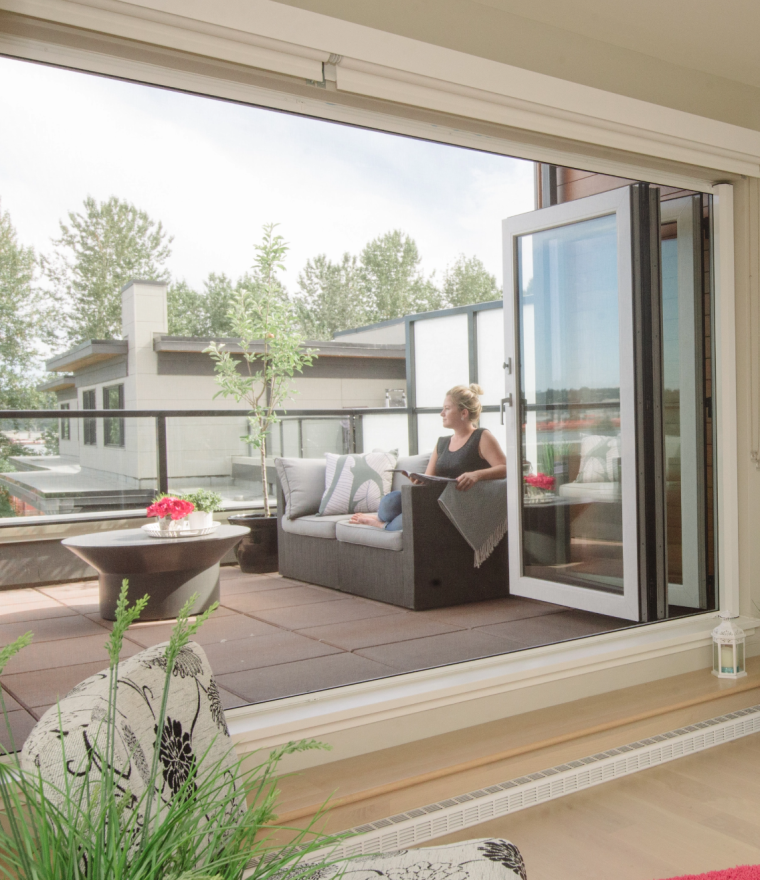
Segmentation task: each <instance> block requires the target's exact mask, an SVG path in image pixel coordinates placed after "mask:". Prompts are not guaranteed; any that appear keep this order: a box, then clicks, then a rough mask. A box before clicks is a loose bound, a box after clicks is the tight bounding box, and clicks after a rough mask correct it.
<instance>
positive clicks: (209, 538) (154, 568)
mask: <svg viewBox="0 0 760 880" xmlns="http://www.w3.org/2000/svg"><path fill="white" fill-rule="evenodd" d="M247 534H248V529H247V528H243V527H242V526H219V528H218V529H217V530H216V531H215V532H214V533H213V534H211V535H206V536H198V537H196V538H190V537H188V538H151V537H149V536H148V535H146V534H145V532H143V531H141V530H140V529H125V530H119V531H113V532H96V533H95V534H91V535H77V536H76V537H72V538H64V540H63V541H62V542H61V543H62V544H63V545H64V546H66V547H68V548H69V550H71V552H72V553H76V555H77V556H79V557H81V558H82V559H84V560H85V562H88V563H89V564H90V565H91V566H92V567H93V568H94V569H96V571H97V572H98V575H99V577H100V616H101V617H103V618H104V619H105V620H114V619H115V617H116V603H117V601H118V599H119V592H120V591H121V584H122V581H123V580H124V579H125V578H126V579H127V580H128V581H129V593H128V596H129V602H130V604H131V603H133V602H134V601H135V600H136V599H139V598H141V597H142V596H144V595H145V594H146V593H147V594H148V596H149V597H150V598H149V600H148V605H147V607H146V608H145V610H144V611H143V612H142V614H141V615H140V620H165V619H167V618H172V617H176V616H177V614H178V613H179V611H180V609H181V608H182V606H183V605H184V604H185V602H187V600H188V599H189V598H190V597H191V596H192V595H193V593H197V594H198V599H197V601H196V602H195V603H194V605H193V608H192V610H191V612H190V613H191V614H198V613H200V612H201V611H205V610H206V608H208V607H209V605H211V604H212V603H213V602H215V601H216V600H217V599H218V598H219V564H220V562H221V560H222V559H223V557H224V555H225V553H227V551H228V550H232V548H233V547H234V546H235V545H236V544H237V543H238V541H240V539H241V538H243V537H244V536H245V535H247Z"/></svg>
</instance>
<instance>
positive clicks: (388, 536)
mask: <svg viewBox="0 0 760 880" xmlns="http://www.w3.org/2000/svg"><path fill="white" fill-rule="evenodd" d="M403 536H404V533H403V532H400V531H399V532H389V531H387V530H386V529H379V528H377V527H376V526H363V525H361V523H351V522H341V523H338V525H337V526H336V528H335V537H336V538H337V539H338V540H339V541H343V542H344V543H346V544H361V545H362V546H364V547H378V548H379V549H380V550H401V549H402V546H403V543H402V542H403Z"/></svg>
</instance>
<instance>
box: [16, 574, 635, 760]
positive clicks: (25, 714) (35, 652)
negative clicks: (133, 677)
mask: <svg viewBox="0 0 760 880" xmlns="http://www.w3.org/2000/svg"><path fill="white" fill-rule="evenodd" d="M626 625H628V622H627V621H623V620H617V619H615V618H611V617H603V616H601V615H598V614H590V613H587V612H584V611H574V610H570V609H567V608H563V607H561V606H558V605H549V604H547V603H544V602H537V601H534V600H531V599H522V598H519V597H507V598H503V599H495V600H490V601H486V602H476V603H472V604H469V605H460V606H457V607H454V608H442V609H437V610H432V611H407V610H405V609H402V608H397V607H396V606H394V605H386V604H383V603H381V602H373V601H370V600H367V599H360V598H357V597H354V596H349V595H347V594H346V593H341V592H338V591H336V590H330V589H327V588H324V587H318V586H314V585H312V584H305V583H301V582H299V581H293V580H289V579H287V578H283V577H281V576H280V575H279V574H276V573H275V574H265V575H250V574H243V573H242V572H241V571H240V569H239V568H238V567H237V566H231V567H224V568H223V569H222V588H221V607H220V608H219V609H218V610H217V612H216V614H215V615H214V617H213V618H212V619H211V620H209V621H208V622H207V623H206V624H205V625H204V626H203V628H202V629H201V630H200V631H199V633H198V637H197V641H198V642H199V643H200V644H201V645H202V646H203V648H204V650H205V651H206V653H207V655H208V658H209V661H210V663H211V666H212V668H213V670H214V673H215V675H216V678H217V681H218V684H219V687H220V690H221V693H222V699H223V703H224V707H225V708H227V709H229V708H232V707H234V706H242V705H246V704H249V703H258V702H263V701H266V700H276V699H278V698H281V697H287V696H291V695H294V694H300V693H308V692H312V691H317V690H323V689H326V688H332V687H338V686H340V685H346V684H352V683H355V682H359V681H365V680H368V679H376V678H384V677H386V676H391V675H397V674H399V673H403V672H413V671H415V670H419V669H426V668H430V667H434V666H441V665H444V664H451V663H457V662H461V661H465V660H472V659H475V658H477V657H486V656H489V655H493V654H502V653H508V652H511V651H518V650H520V649H522V648H527V647H533V646H536V645H544V644H550V643H552V642H558V641H562V640H565V639H573V638H580V637H582V636H586V635H591V634H593V633H597V632H604V631H608V630H611V629H619V628H621V627H623V626H626ZM171 628H172V622H171V621H159V622H146V623H137V624H135V625H134V626H133V627H132V628H131V629H130V630H129V632H128V633H127V637H126V639H125V642H124V649H123V652H122V656H123V657H127V656H131V655H132V654H136V653H137V652H138V651H140V650H142V649H143V648H145V647H149V646H151V645H155V644H157V643H159V642H163V641H165V640H166V639H168V638H169V634H170V632H171ZM109 629H110V623H109V622H108V621H105V620H102V619H101V617H100V615H99V613H98V584H97V581H95V580H90V581H82V582H79V583H74V584H65V585H58V586H49V587H38V588H34V589H21V590H9V591H5V592H2V593H0V645H7V644H8V643H9V642H11V641H13V639H15V638H17V637H18V636H19V635H21V634H22V633H25V632H27V631H28V630H31V631H32V632H33V633H34V643H33V644H32V645H31V646H30V647H29V648H26V649H25V650H24V651H23V652H21V654H19V655H17V656H16V657H14V658H13V659H12V660H11V661H10V662H9V663H8V666H7V667H6V670H5V672H4V674H3V677H2V690H3V696H4V698H5V703H6V707H7V709H8V710H9V718H10V722H11V728H12V730H13V735H14V739H15V741H16V745H17V746H18V745H19V744H20V743H21V742H23V740H24V738H25V737H26V736H27V734H28V733H29V731H30V730H31V728H32V727H33V726H34V724H35V723H36V721H37V719H39V718H40V716H41V715H42V713H43V712H44V711H45V710H46V709H47V708H48V707H49V706H51V705H53V703H55V701H56V699H57V698H58V697H59V696H63V695H64V694H66V693H67V692H68V691H69V690H70V689H71V688H72V687H74V685H76V684H78V683H79V682H80V681H82V680H83V679H85V678H87V677H88V676H90V675H92V674H93V673H95V672H98V671H100V670H101V669H103V668H104V667H105V666H106V665H107V662H106V653H105V649H104V645H105V642H106V639H107V638H108V632H109ZM0 739H1V740H2V742H3V743H5V744H6V745H7V743H8V734H7V731H6V730H5V729H4V726H3V729H2V733H1V734H0Z"/></svg>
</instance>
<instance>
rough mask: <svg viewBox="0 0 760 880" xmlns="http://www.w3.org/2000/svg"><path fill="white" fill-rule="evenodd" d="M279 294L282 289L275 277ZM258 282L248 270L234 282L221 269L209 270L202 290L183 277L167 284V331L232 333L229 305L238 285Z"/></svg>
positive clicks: (255, 286) (177, 333)
mask: <svg viewBox="0 0 760 880" xmlns="http://www.w3.org/2000/svg"><path fill="white" fill-rule="evenodd" d="M274 283H275V287H276V288H277V290H278V291H279V294H280V295H281V296H282V297H283V298H286V294H285V289H284V287H283V286H282V284H280V282H279V280H278V279H275V280H274ZM260 286H261V282H260V281H259V280H258V279H257V278H255V277H254V276H252V275H250V274H246V275H244V276H243V277H242V278H240V279H238V281H236V282H233V281H232V279H231V278H229V277H228V276H227V275H225V274H224V273H223V272H222V273H220V274H217V273H216V272H211V273H210V274H209V276H208V278H207V279H206V280H205V281H204V282H203V291H202V292H199V291H197V290H193V289H192V288H191V287H190V286H189V285H188V284H187V282H185V281H178V282H175V283H173V284H171V285H169V291H168V300H169V302H168V310H169V332H170V333H171V334H173V335H175V336H204V337H209V336H232V335H233V327H232V323H231V320H230V309H231V308H232V307H233V305H234V304H235V303H236V302H237V300H238V298H239V295H240V291H241V289H243V288H245V289H246V290H250V291H253V290H256V289H258V288H259V287H260Z"/></svg>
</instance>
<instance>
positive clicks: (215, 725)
mask: <svg viewBox="0 0 760 880" xmlns="http://www.w3.org/2000/svg"><path fill="white" fill-rule="evenodd" d="M165 649H166V644H163V645H156V646H155V647H152V648H148V649H147V650H145V651H142V652H141V653H139V654H136V655H135V656H134V657H130V658H129V659H128V660H124V661H123V662H122V663H120V664H119V668H118V696H117V701H116V729H115V731H114V739H115V753H114V757H115V760H114V767H113V772H114V773H115V777H116V779H117V780H118V782H117V788H118V792H119V795H120V797H121V798H122V802H123V804H124V809H125V810H137V811H138V817H137V823H136V824H137V826H138V827H141V826H142V816H141V815H139V813H140V811H141V809H142V802H143V801H144V799H142V795H143V794H144V793H145V791H146V787H147V785H148V784H149V783H150V767H151V765H152V763H153V755H154V749H155V748H156V746H157V747H158V752H159V754H158V757H159V768H160V772H159V775H158V778H157V780H156V785H157V788H158V794H159V804H160V807H159V812H160V810H161V809H162V808H163V807H164V806H165V805H166V804H168V803H170V802H171V800H172V798H174V797H176V796H177V794H178V793H179V792H180V791H181V790H182V787H183V785H184V784H185V783H186V781H187V780H188V777H189V776H190V774H191V772H192V771H193V770H196V769H197V756H199V755H204V756H205V757H204V760H203V766H202V768H201V770H200V773H199V775H198V776H197V777H195V778H196V779H197V780H198V782H200V780H201V779H202V778H203V773H204V772H208V771H209V770H211V769H213V768H214V767H216V768H219V769H222V770H223V772H224V773H225V775H226V779H227V785H228V786H231V787H232V789H233V790H237V788H238V783H237V775H236V773H237V771H236V763H235V755H234V752H233V750H232V742H231V741H230V738H229V731H228V730H227V723H226V721H225V719H224V711H223V709H222V702H221V698H220V695H219V688H218V687H217V685H216V682H215V681H214V677H213V675H212V673H211V667H210V665H209V662H208V660H207V658H206V655H205V653H204V652H203V649H202V648H201V647H200V646H199V645H197V644H196V643H195V642H190V643H189V644H188V645H186V646H185V647H184V648H182V650H181V651H180V654H179V656H178V658H177V662H176V665H175V667H174V669H173V674H172V677H171V684H170V687H169V699H168V704H167V712H166V718H165V719H164V724H163V727H162V730H161V732H160V736H159V731H158V715H159V712H160V707H161V698H162V695H163V690H164V681H165V678H166V658H165V656H164V652H165ZM108 679H109V673H108V670H107V669H106V670H104V671H103V672H98V673H97V674H95V675H92V676H90V678H88V679H86V680H85V681H83V682H82V683H81V684H78V685H77V686H76V687H75V688H73V690H71V691H70V692H69V693H68V694H67V695H66V696H65V697H64V698H63V699H62V700H61V701H60V702H59V704H58V706H53V707H51V708H50V709H48V710H47V712H45V714H44V715H43V716H42V718H41V719H40V720H39V722H38V723H37V725H36V726H35V728H34V729H33V730H32V732H31V733H30V734H29V737H28V738H27V740H26V742H25V744H24V748H23V750H22V753H21V764H22V768H23V769H25V770H31V769H38V770H39V771H40V773H41V775H42V778H43V780H44V781H45V782H46V783H49V785H48V790H47V794H48V797H49V798H50V799H51V800H52V801H53V802H58V803H60V802H61V800H62V798H61V795H60V792H62V791H63V790H65V788H66V787H68V788H69V790H72V791H75V790H76V788H77V786H81V785H83V784H84V781H83V780H84V778H85V777H84V776H83V771H84V770H85V768H86V767H87V766H88V765H89V767H90V770H89V780H90V785H93V784H97V782H98V780H99V778H100V773H101V770H102V767H103V765H104V758H103V756H104V755H105V752H106V743H107V736H108V727H107V724H106V723H105V721H106V718H107V709H108ZM62 742H63V744H64V746H65V753H66V761H65V763H64V761H63V760H62V753H61V745H62ZM204 768H205V770H204ZM195 784H196V783H195V781H194V782H193V786H195ZM191 790H192V788H191V787H187V786H186V787H185V794H186V795H187V794H190V792H191ZM228 790H229V788H228ZM220 792H221V789H220ZM141 799H142V800H141ZM243 809H244V803H243V797H242V793H241V796H240V798H239V799H238V798H235V799H234V800H233V801H232V809H231V810H229V811H228V812H229V813H230V815H229V816H228V817H227V819H228V820H229V823H230V827H231V828H232V827H234V824H235V823H236V822H237V821H239V819H240V818H241V817H242V813H243ZM199 830H202V829H199Z"/></svg>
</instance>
